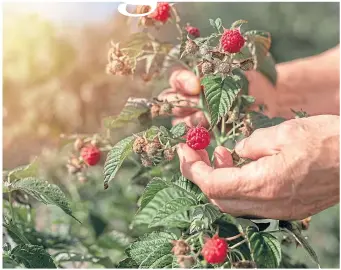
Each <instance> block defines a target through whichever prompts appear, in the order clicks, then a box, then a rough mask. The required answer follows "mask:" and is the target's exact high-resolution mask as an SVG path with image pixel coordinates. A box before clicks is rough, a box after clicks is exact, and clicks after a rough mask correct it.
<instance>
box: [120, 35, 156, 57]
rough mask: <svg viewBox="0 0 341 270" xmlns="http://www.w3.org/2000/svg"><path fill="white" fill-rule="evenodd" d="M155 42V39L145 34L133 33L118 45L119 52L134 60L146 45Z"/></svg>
mask: <svg viewBox="0 0 341 270" xmlns="http://www.w3.org/2000/svg"><path fill="white" fill-rule="evenodd" d="M151 42H155V38H154V37H153V36H152V35H150V34H149V33H146V32H138V33H133V34H131V35H130V36H129V38H128V39H127V40H126V41H124V42H122V43H121V44H120V47H121V48H122V49H121V51H122V52H123V53H125V54H127V55H128V56H129V57H131V58H136V57H138V56H139V55H141V54H142V53H143V49H144V47H145V46H146V45H148V44H151Z"/></svg>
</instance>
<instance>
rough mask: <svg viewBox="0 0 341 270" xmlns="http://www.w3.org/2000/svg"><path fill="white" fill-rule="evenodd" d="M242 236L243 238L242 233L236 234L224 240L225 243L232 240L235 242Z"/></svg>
mask: <svg viewBox="0 0 341 270" xmlns="http://www.w3.org/2000/svg"><path fill="white" fill-rule="evenodd" d="M242 236H244V235H243V234H242V233H240V234H237V235H235V236H232V237H229V238H226V241H232V240H235V239H237V238H239V237H242Z"/></svg>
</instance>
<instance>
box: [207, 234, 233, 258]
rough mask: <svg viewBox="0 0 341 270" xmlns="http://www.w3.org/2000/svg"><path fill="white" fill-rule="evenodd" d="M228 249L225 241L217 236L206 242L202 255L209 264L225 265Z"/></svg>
mask: <svg viewBox="0 0 341 270" xmlns="http://www.w3.org/2000/svg"><path fill="white" fill-rule="evenodd" d="M228 247H229V246H228V244H227V242H226V241H225V239H224V238H220V237H219V236H218V235H217V234H216V235H214V236H213V237H212V238H211V239H209V240H207V241H206V243H205V245H204V246H203V248H202V250H201V254H202V255H203V256H204V258H205V260H206V261H207V262H208V263H212V264H213V263H223V262H224V261H225V259H226V256H227V252H228Z"/></svg>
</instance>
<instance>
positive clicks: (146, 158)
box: [141, 155, 153, 167]
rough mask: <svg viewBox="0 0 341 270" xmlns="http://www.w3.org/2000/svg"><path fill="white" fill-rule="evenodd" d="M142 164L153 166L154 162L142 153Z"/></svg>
mask: <svg viewBox="0 0 341 270" xmlns="http://www.w3.org/2000/svg"><path fill="white" fill-rule="evenodd" d="M141 164H142V166H143V167H152V166H153V162H152V161H151V159H150V158H148V157H147V156H145V155H141Z"/></svg>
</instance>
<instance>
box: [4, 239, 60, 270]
mask: <svg viewBox="0 0 341 270" xmlns="http://www.w3.org/2000/svg"><path fill="white" fill-rule="evenodd" d="M10 256H11V257H12V258H13V259H14V260H15V261H16V262H18V263H21V264H23V265H25V267H27V268H56V265H55V264H54V262H53V259H52V258H51V256H50V254H48V253H47V252H46V251H45V250H44V248H43V247H41V246H35V245H28V244H23V245H18V246H16V247H15V248H14V249H12V251H11V254H10Z"/></svg>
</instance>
